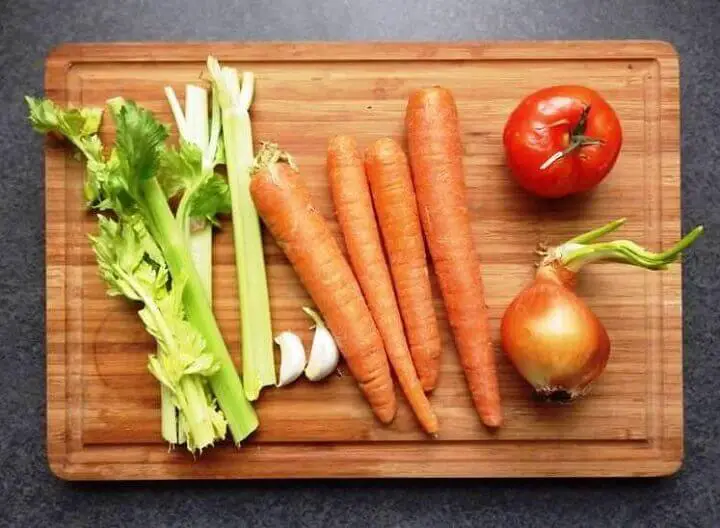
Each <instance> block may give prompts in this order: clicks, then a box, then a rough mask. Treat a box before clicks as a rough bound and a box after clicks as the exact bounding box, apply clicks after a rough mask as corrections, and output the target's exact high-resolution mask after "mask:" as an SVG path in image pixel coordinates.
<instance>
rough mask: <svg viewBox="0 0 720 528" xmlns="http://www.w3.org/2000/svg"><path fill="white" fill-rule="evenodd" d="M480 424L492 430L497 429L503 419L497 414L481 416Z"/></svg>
mask: <svg viewBox="0 0 720 528" xmlns="http://www.w3.org/2000/svg"><path fill="white" fill-rule="evenodd" d="M482 422H483V423H484V424H485V425H486V426H487V427H490V428H492V429H497V428H499V427H500V426H502V424H503V417H502V415H499V414H490V415H483V416H482Z"/></svg>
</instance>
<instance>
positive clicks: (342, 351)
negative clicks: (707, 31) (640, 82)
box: [26, 57, 703, 452]
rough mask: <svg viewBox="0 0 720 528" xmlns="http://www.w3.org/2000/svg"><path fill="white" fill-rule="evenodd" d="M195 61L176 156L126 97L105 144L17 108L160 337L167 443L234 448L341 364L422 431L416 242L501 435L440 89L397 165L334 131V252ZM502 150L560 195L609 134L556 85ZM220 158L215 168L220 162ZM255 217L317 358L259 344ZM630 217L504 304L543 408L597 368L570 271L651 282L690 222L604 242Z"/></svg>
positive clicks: (424, 377)
mask: <svg viewBox="0 0 720 528" xmlns="http://www.w3.org/2000/svg"><path fill="white" fill-rule="evenodd" d="M207 69H208V72H209V77H210V81H211V83H210V84H211V88H212V90H211V92H208V90H207V89H206V88H204V87H201V86H196V85H188V86H186V87H185V101H184V103H185V108H184V110H183V108H182V106H181V104H180V102H179V100H178V98H177V95H176V94H175V91H174V89H173V88H172V87H167V88H166V89H165V93H166V96H167V99H168V103H169V105H170V109H171V111H172V114H173V117H174V120H175V125H176V128H177V130H178V133H179V143H178V145H177V146H175V147H172V146H168V145H167V144H166V141H167V139H168V136H169V128H168V127H167V126H166V125H164V124H162V123H160V122H158V121H157V120H156V118H155V117H154V116H153V115H152V114H151V113H150V112H149V111H148V110H146V109H143V108H141V107H140V106H138V105H137V104H136V103H134V102H132V101H126V100H124V99H122V98H115V99H111V100H109V101H108V102H107V113H109V114H110V116H111V118H112V121H113V123H114V125H115V141H114V144H113V145H112V146H109V147H106V146H105V145H103V144H102V142H101V139H100V135H99V129H100V124H101V119H102V114H103V111H102V110H101V109H95V108H79V109H78V108H61V107H59V106H58V105H56V104H55V103H54V102H52V101H50V100H48V99H43V100H39V99H34V98H32V97H27V98H26V100H27V103H28V106H29V111H30V121H31V124H32V126H33V128H35V130H37V131H38V132H40V133H43V134H52V135H56V136H59V137H62V138H65V139H66V140H68V141H69V142H70V143H72V144H73V145H74V147H75V148H76V150H77V151H79V153H80V154H81V155H82V157H83V158H84V161H85V180H84V195H85V199H86V201H87V206H88V208H89V209H90V210H92V211H94V212H95V213H96V214H97V219H98V230H97V232H96V233H95V234H93V235H91V236H90V242H91V245H92V248H93V251H94V253H95V256H96V259H97V263H98V267H99V270H100V275H101V276H102V278H103V279H104V281H105V282H106V284H107V286H108V295H111V296H123V297H125V298H127V299H128V300H130V301H132V302H134V303H137V304H138V305H139V306H140V309H139V311H138V315H139V317H140V320H141V321H142V323H143V324H144V326H145V328H146V330H147V331H148V333H150V334H151V335H152V336H153V337H154V338H155V340H156V342H157V347H156V351H155V353H154V354H152V355H151V356H150V357H149V358H148V365H147V367H148V370H149V371H150V373H151V374H152V375H153V376H154V377H155V378H156V379H157V380H158V381H159V382H160V387H161V390H160V401H161V434H162V436H163V438H164V439H165V440H166V441H167V442H168V443H169V444H171V445H175V444H184V445H185V446H186V447H187V449H188V450H190V451H192V452H196V451H202V450H203V449H205V448H206V447H209V446H212V445H213V444H214V443H215V442H217V441H219V440H222V439H223V438H225V437H226V435H227V431H228V430H229V431H230V434H231V436H232V438H233V440H234V442H235V444H237V445H239V443H240V442H241V441H243V440H245V439H246V438H247V437H248V436H249V435H251V434H252V432H253V431H255V430H256V429H257V428H258V426H259V422H258V417H257V415H256V413H255V411H254V409H253V407H252V404H251V403H250V402H251V401H254V400H256V399H258V398H259V397H260V395H261V391H262V389H263V388H264V387H269V386H277V387H285V386H287V385H290V384H292V383H293V382H295V381H296V380H298V379H299V378H300V377H301V376H302V375H303V373H304V375H305V378H307V380H309V381H310V382H318V381H320V380H323V379H325V378H326V377H328V376H329V375H330V374H331V373H333V372H334V371H335V370H336V368H337V365H338V361H339V357H340V356H342V357H343V358H344V360H345V362H346V363H347V366H348V368H349V370H350V373H351V374H352V376H353V378H354V379H355V380H356V382H357V384H358V386H359V389H360V391H361V392H362V394H363V395H364V397H365V398H366V400H367V401H368V403H369V405H370V408H371V409H372V412H373V413H374V414H375V416H376V417H377V419H378V420H379V421H380V422H382V423H385V424H387V423H390V422H392V421H393V419H394V418H395V415H396V411H397V406H398V403H397V399H396V394H395V390H394V381H393V375H392V373H394V374H395V377H396V378H397V381H398V384H399V386H400V389H401V391H402V393H403V395H404V396H405V398H406V399H407V401H408V403H409V405H410V408H411V409H412V411H413V413H414V414H415V417H416V418H417V421H418V423H419V424H420V426H421V427H422V429H423V430H424V431H425V432H426V433H428V434H429V435H433V436H434V435H437V434H438V433H439V432H440V423H439V421H438V417H437V414H436V412H435V410H434V409H433V406H432V404H431V397H432V394H431V393H432V391H433V389H435V388H436V387H437V385H438V383H439V382H441V381H442V378H441V376H440V372H441V370H442V369H441V356H442V342H441V338H440V330H439V325H438V319H437V316H436V314H435V308H434V306H433V298H432V289H431V282H430V271H429V262H428V257H427V255H426V250H425V246H426V244H427V248H428V250H429V253H430V262H431V263H432V266H433V271H434V274H435V276H436V277H437V282H438V286H439V289H440V293H441V295H442V300H443V302H444V306H445V310H446V312H447V316H448V321H449V324H450V329H451V331H452V336H453V338H454V343H455V347H456V349H457V353H458V356H459V359H460V364H461V365H462V368H463V370H464V373H465V378H466V382H467V385H468V388H469V393H470V396H471V398H472V402H473V404H474V407H475V409H476V411H477V413H478V415H479V417H480V419H481V421H482V422H483V423H484V424H485V425H486V426H488V427H491V428H497V427H500V426H501V425H502V423H503V412H502V408H501V399H500V388H499V383H498V376H497V369H496V357H495V351H494V347H493V340H492V334H491V330H490V322H489V317H488V308H487V306H486V302H485V293H484V286H483V279H482V269H481V264H480V257H479V254H478V247H476V242H475V240H474V237H473V233H472V230H471V221H470V215H471V213H470V210H469V204H468V197H467V192H466V187H465V175H464V167H463V144H462V139H461V133H460V122H459V117H458V110H457V107H456V104H455V100H454V97H453V95H452V93H451V92H450V91H449V90H448V89H445V88H442V87H438V86H434V87H430V88H424V89H420V90H417V91H414V92H412V93H411V94H410V96H409V99H408V103H407V108H406V114H405V126H406V134H407V146H408V154H407V155H406V154H405V152H404V151H403V149H402V147H401V146H400V144H399V143H398V142H396V141H395V140H393V139H391V138H380V139H378V140H377V141H375V142H374V143H372V144H371V145H369V146H368V147H367V150H366V151H365V152H364V155H363V154H361V152H360V148H359V146H358V144H357V142H356V140H355V139H354V138H352V137H349V136H337V137H334V138H331V139H330V141H329V143H328V148H327V177H328V181H329V186H330V191H331V195H332V199H333V202H334V205H335V209H336V213H337V219H338V222H339V225H340V228H341V232H342V238H343V240H344V243H345V247H346V249H347V256H348V258H347V259H346V256H345V254H344V253H343V251H342V249H341V246H340V245H339V243H338V240H336V238H335V236H334V235H333V232H332V230H331V228H330V226H329V224H328V222H327V221H326V219H325V218H324V217H323V216H322V215H321V214H320V213H319V212H318V210H317V209H316V208H315V207H314V206H313V203H312V197H311V193H310V190H309V188H308V186H307V185H306V184H305V183H304V179H305V178H304V176H303V175H302V174H301V173H300V172H299V169H298V167H297V166H296V165H295V163H294V161H293V159H292V158H291V157H290V156H289V155H288V154H287V153H285V152H283V151H282V150H280V148H279V147H278V146H277V145H275V144H273V143H264V144H262V147H261V148H260V150H259V152H258V153H257V155H255V154H254V150H253V137H252V127H251V121H250V113H249V111H250V106H251V103H252V100H253V96H254V92H255V78H254V76H253V74H252V73H249V72H245V73H243V74H242V75H239V74H238V71H237V70H235V69H234V68H230V67H223V66H221V65H220V64H219V63H218V62H217V60H215V59H214V58H213V57H209V58H208V61H207ZM208 102H209V103H210V104H208ZM503 143H504V147H505V152H506V157H507V163H508V166H509V168H510V170H511V172H512V174H513V176H514V177H515V178H516V179H517V181H518V182H519V184H520V185H521V186H522V187H524V188H525V189H527V190H528V191H530V192H531V193H534V194H536V195H539V196H541V197H546V198H557V197H562V196H566V195H569V194H573V193H578V192H584V191H587V190H589V189H591V188H593V187H595V186H596V185H597V184H598V183H600V182H601V181H602V180H603V179H604V178H605V177H606V176H607V174H608V173H609V172H610V170H611V169H612V168H613V166H614V164H615V162H616V160H617V158H618V155H619V153H620V149H621V144H622V132H621V127H620V121H619V119H618V117H617V115H616V114H615V112H614V110H613V109H612V107H611V106H610V105H609V104H608V103H607V102H606V101H605V100H604V99H603V98H602V96H600V95H599V94H598V93H597V92H595V91H593V90H591V89H589V88H585V87H581V86H556V87H551V88H546V89H544V90H540V91H538V92H535V93H534V94H531V95H530V96H528V97H527V98H526V99H524V100H523V101H522V102H521V103H520V105H519V106H518V107H517V108H516V109H515V110H514V111H513V112H512V114H511V115H510V116H509V119H508V122H507V124H506V126H505V130H504V135H503ZM221 165H225V166H226V169H227V177H224V176H222V175H221V174H219V173H218V172H216V170H217V169H218V168H219V167H220V166H221ZM228 213H230V214H231V217H232V229H233V242H234V250H235V263H236V272H237V283H238V296H239V301H240V302H239V305H240V327H241V336H242V351H241V357H242V362H241V364H242V367H241V375H242V382H241V380H240V376H239V375H238V371H237V370H236V369H235V365H234V363H233V361H232V359H231V356H230V353H229V351H228V348H227V346H226V344H225V341H224V340H223V337H222V335H221V333H220V330H219V327H218V324H217V322H216V320H215V317H214V315H213V311H212V298H213V287H212V265H213V264H212V249H213V232H212V229H213V227H214V226H219V222H218V216H219V215H223V214H228ZM260 220H262V222H263V223H264V225H265V226H266V228H267V230H268V231H269V233H270V234H271V235H272V236H273V237H274V239H275V240H276V242H277V244H278V246H279V247H280V249H281V250H282V251H283V252H284V254H285V256H286V257H287V259H288V260H289V262H290V264H291V265H292V266H293V268H294V270H295V272H296V273H297V276H298V277H299V279H300V281H301V282H302V284H303V285H304V287H305V288H306V290H307V292H308V293H309V295H310V296H311V298H312V300H313V302H314V303H315V305H316V306H317V308H318V310H319V313H318V312H316V311H315V310H314V309H312V308H309V307H303V308H302V309H303V310H304V311H305V313H306V314H307V315H308V317H309V318H310V319H311V320H312V322H313V324H314V327H315V333H314V337H313V340H312V344H311V347H310V353H309V356H308V355H307V354H306V349H305V345H304V344H303V342H302V340H301V338H300V337H299V336H298V335H297V334H295V333H293V332H291V331H289V330H287V329H283V331H282V332H280V333H279V334H278V335H276V336H275V337H274V338H273V333H272V320H271V311H270V298H269V293H268V278H267V277H268V275H267V273H266V269H265V256H264V254H263V243H262V232H261V224H260ZM623 222H624V219H621V220H617V221H614V222H611V223H609V224H607V225H605V226H603V227H600V228H597V229H595V230H592V231H589V232H588V233H585V234H582V235H579V236H577V237H574V238H572V239H570V240H569V241H567V242H565V243H564V244H561V245H560V246H557V247H555V248H551V249H547V250H545V251H544V253H543V259H542V261H541V262H540V264H539V266H538V268H537V270H536V272H535V277H534V280H533V281H532V283H531V284H530V285H529V286H527V287H526V288H525V289H524V290H523V291H521V292H520V293H519V294H518V295H517V296H516V297H515V299H514V300H513V301H512V303H511V304H510V305H509V306H508V307H507V309H506V310H505V313H504V316H503V318H502V323H501V328H500V333H501V344H502V348H503V350H504V351H505V354H506V355H507V357H508V358H509V359H510V361H511V362H512V364H513V365H514V366H515V368H516V369H517V370H518V372H519V373H520V374H521V376H523V377H524V378H525V379H526V380H527V381H528V382H529V383H530V384H531V385H532V386H533V388H534V389H535V391H536V392H537V394H538V395H540V396H542V397H543V398H545V399H547V400H551V401H562V402H566V401H572V400H573V399H575V398H576V397H578V396H581V395H583V394H585V393H586V392H587V390H588V387H589V386H590V384H591V383H592V382H593V381H594V380H595V379H597V377H598V376H599V375H600V374H601V373H602V372H603V370H604V369H605V366H606V364H607V362H608V359H609V357H610V350H611V341H610V335H609V333H608V332H607V330H606V329H605V327H604V326H603V324H602V322H601V321H600V320H599V318H598V317H597V316H596V315H595V314H594V313H593V312H592V310H591V309H590V308H589V307H588V306H587V305H586V304H585V303H584V301H583V300H582V299H581V298H580V297H578V296H577V294H576V293H575V292H574V287H575V282H576V276H577V273H578V272H579V271H580V269H581V268H582V267H583V266H584V265H586V264H588V263H591V262H594V261H599V260H612V261H614V262H620V263H624V264H629V265H633V266H637V267H642V268H645V269H648V270H662V269H665V268H666V267H667V266H668V265H669V264H671V263H672V262H675V261H676V260H677V259H678V258H679V257H680V254H681V252H682V251H684V250H685V249H686V248H687V247H689V246H690V245H691V244H692V243H693V242H694V241H695V240H696V239H697V238H698V237H699V236H700V235H701V234H702V231H703V229H702V227H698V228H696V229H694V230H693V231H691V232H690V233H689V234H688V235H687V236H685V237H684V238H683V239H682V240H681V241H680V242H678V243H677V244H676V245H675V246H674V247H672V248H670V249H669V250H667V251H664V252H659V253H652V252H650V251H648V250H646V249H643V248H642V247H640V246H638V245H637V244H635V243H633V242H630V241H627V240H617V241H613V242H598V239H599V238H600V237H602V236H603V235H606V234H608V233H610V232H612V231H615V230H616V229H617V228H619V227H620V226H621V225H622V224H623ZM480 249H481V248H480ZM298 309H299V308H298ZM274 343H276V344H277V345H278V347H279V349H280V365H279V372H277V373H276V365H275V360H274Z"/></svg>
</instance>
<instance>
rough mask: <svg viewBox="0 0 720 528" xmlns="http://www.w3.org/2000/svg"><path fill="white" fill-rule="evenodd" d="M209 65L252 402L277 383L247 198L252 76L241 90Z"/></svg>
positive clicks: (260, 259) (229, 71)
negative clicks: (220, 136)
mask: <svg viewBox="0 0 720 528" xmlns="http://www.w3.org/2000/svg"><path fill="white" fill-rule="evenodd" d="M208 69H209V70H210V74H211V76H212V77H213V82H214V86H215V90H216V91H217V94H218V99H219V101H220V106H221V108H222V122H223V139H224V142H225V158H226V164H227V169H228V183H229V185H230V195H231V199H232V218H233V242H234V246H235V260H236V266H237V276H238V289H239V297H240V319H241V335H242V374H243V387H244V388H245V394H246V396H247V398H248V399H249V400H251V401H253V400H256V399H257V398H258V396H259V394H260V390H261V389H262V388H263V387H265V386H271V385H275V382H276V377H275V364H274V355H273V340H272V326H271V319H270V301H269V298H268V289H267V276H266V272H265V258H264V255H263V246H262V236H261V232H260V220H259V218H258V215H257V211H256V209H255V205H254V203H253V201H252V198H251V196H250V170H251V168H252V165H253V161H254V156H253V145H252V130H251V125H250V116H249V114H248V108H249V106H250V101H251V99H252V91H253V77H252V75H251V74H244V75H243V87H242V90H241V89H240V83H239V80H238V74H237V70H235V69H233V68H222V69H221V68H220V66H219V64H218V63H217V61H216V60H215V59H213V58H212V57H210V58H208Z"/></svg>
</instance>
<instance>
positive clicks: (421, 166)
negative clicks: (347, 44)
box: [405, 87, 502, 427]
mask: <svg viewBox="0 0 720 528" xmlns="http://www.w3.org/2000/svg"><path fill="white" fill-rule="evenodd" d="M405 124H406V127H407V137H408V148H409V152H410V164H411V166H412V172H413V182H414V184H415V192H416V193H417V200H418V206H419V208H420V219H421V221H422V225H423V230H424V231H425V236H426V238H427V242H428V247H429V249H430V255H431V257H432V260H433V264H434V266H435V272H436V274H437V277H438V283H439V285H440V290H441V291H442V295H443V299H444V301H445V308H446V309H447V314H448V320H449V321H450V326H451V328H452V331H453V336H454V338H455V345H456V346H457V350H458V354H459V356H460V363H461V364H462V367H463V370H464V371H465V377H466V379H467V383H468V386H469V388H470V393H471V395H472V399H473V403H474V405H475V409H476V410H477V412H478V414H479V415H480V418H481V419H482V421H483V422H484V423H485V424H486V425H488V426H490V427H498V426H500V425H501V423H502V410H501V408H500V391H499V389H498V381H497V372H496V366H495V353H494V350H493V345H492V341H491V337H490V329H489V322H488V311H487V306H486V305H485V294H484V289H483V283H482V278H481V276H480V271H481V270H480V261H479V259H478V256H477V253H476V252H475V244H474V243H473V237H472V232H471V228H470V216H469V214H468V205H467V197H466V190H465V180H464V171H463V160H462V156H463V146H462V141H461V139H460V125H459V122H458V115H457V108H456V107H455V101H454V99H453V96H452V94H451V93H450V91H449V90H447V89H445V88H440V87H433V88H426V89H423V90H419V91H416V92H414V93H413V94H411V95H410V99H409V101H408V105H407V113H406V116H405Z"/></svg>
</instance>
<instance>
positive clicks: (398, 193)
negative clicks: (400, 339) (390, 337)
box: [365, 138, 442, 391]
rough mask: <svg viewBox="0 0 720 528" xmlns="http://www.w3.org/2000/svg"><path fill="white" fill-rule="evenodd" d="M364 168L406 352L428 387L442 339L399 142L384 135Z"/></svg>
mask: <svg viewBox="0 0 720 528" xmlns="http://www.w3.org/2000/svg"><path fill="white" fill-rule="evenodd" d="M365 170H366V172H367V175H368V180H369V181H370V190H371V192H372V197H373V201H374V203H375V210H376V212H377V216H378V221H379V222H380V230H381V232H382V238H383V242H384V243H385V250H386V251H387V255H388V260H389V261H390V271H391V272H392V278H393V282H394V284H395V293H396V294H397V297H398V303H399V304H400V313H401V314H402V319H403V322H404V323H405V332H406V333H407V337H408V343H409V345H410V353H411V354H412V358H413V361H414V363H415V368H416V369H417V373H418V377H419V378H420V382H421V383H422V386H423V388H424V389H425V390H426V391H430V390H432V389H434V388H435V385H436V384H437V378H438V371H439V370H440V350H441V348H442V344H441V342H440V331H439V330H438V322H437V317H436V315H435V309H434V308H433V300H432V289H431V288H430V276H429V274H428V267H427V256H426V255H425V242H424V241H423V236H422V229H421V227H420V220H419V218H418V208H417V203H416V202H415V191H413V185H412V179H411V177H410V167H409V165H408V161H407V157H406V156H405V153H404V152H403V151H402V149H401V148H400V145H398V144H397V143H396V142H395V141H393V140H392V139H390V138H383V139H379V140H378V141H376V142H375V143H374V144H373V145H372V146H371V147H370V148H369V149H368V150H367V152H366V153H365Z"/></svg>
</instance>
